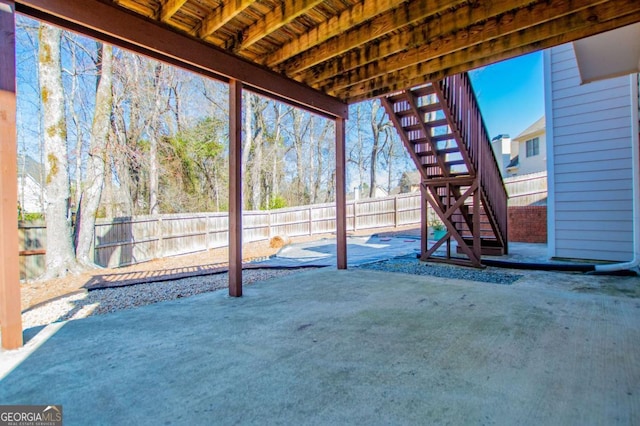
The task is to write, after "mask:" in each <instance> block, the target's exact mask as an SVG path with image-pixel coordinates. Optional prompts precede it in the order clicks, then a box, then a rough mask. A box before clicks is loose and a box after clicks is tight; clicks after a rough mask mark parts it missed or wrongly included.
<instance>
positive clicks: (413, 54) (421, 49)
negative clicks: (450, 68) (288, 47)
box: [294, 0, 604, 90]
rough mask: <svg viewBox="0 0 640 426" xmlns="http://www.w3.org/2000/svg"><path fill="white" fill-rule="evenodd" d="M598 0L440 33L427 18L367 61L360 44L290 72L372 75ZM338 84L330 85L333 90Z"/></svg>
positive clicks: (316, 77)
mask: <svg viewBox="0 0 640 426" xmlns="http://www.w3.org/2000/svg"><path fill="white" fill-rule="evenodd" d="M601 3H604V0H585V1H584V2H583V3H582V4H581V6H580V7H581V8H578V9H575V8H572V7H570V5H569V4H568V3H567V2H566V1H565V0H553V1H552V2H551V3H549V4H543V3H539V4H536V5H533V6H531V7H528V8H520V9H517V10H516V11H509V12H506V13H503V14H500V15H498V16H496V17H493V18H489V19H487V20H484V21H483V22H482V23H476V24H473V25H471V26H469V27H466V28H464V29H462V30H459V31H451V32H449V33H444V34H438V33H437V30H436V29H434V28H433V24H434V22H433V21H431V22H427V23H425V24H424V25H421V26H420V28H416V30H415V31H412V32H401V33H398V34H396V35H394V36H393V37H388V38H386V39H384V40H383V41H381V42H380V43H378V44H376V45H375V46H373V49H371V50H370V51H369V55H370V56H371V57H373V58H375V59H376V60H373V61H368V60H367V59H366V56H367V55H366V52H364V48H359V49H354V50H352V51H350V52H348V53H347V54H346V55H343V56H340V57H338V58H335V59H332V60H330V61H326V62H324V63H322V64H321V65H319V66H317V67H315V68H314V69H313V70H310V71H309V70H308V71H306V72H303V73H301V74H299V75H298V74H294V75H295V76H296V77H295V78H296V79H297V80H299V81H302V82H304V83H306V84H309V85H318V86H327V85H331V81H330V79H332V78H336V76H342V77H344V73H347V72H351V71H352V70H353V71H354V72H356V73H358V74H360V75H367V77H368V78H375V77H378V76H379V75H380V73H385V72H392V71H397V70H399V69H402V68H405V67H408V66H411V65H415V64H417V63H420V62H422V61H424V58H433V59H435V58H438V57H441V56H444V55H448V54H452V53H454V52H457V51H459V50H462V49H465V48H468V47H470V46H473V45H476V44H479V43H482V42H486V41H490V40H493V39H496V38H498V37H504V36H506V35H508V34H511V33H513V32H515V31H522V30H524V29H527V28H530V27H533V26H535V25H538V24H540V23H541V22H548V21H549V20H550V19H554V18H557V17H562V16H565V15H567V14H569V13H573V12H575V11H576V10H577V11H580V10H584V9H586V8H588V7H590V6H593V5H597V4H601ZM424 40H428V41H427V42H425V41H424ZM363 58H364V59H363ZM430 60H431V59H430ZM342 87H344V86H342ZM338 88H339V87H334V89H335V90H337V89H338Z"/></svg>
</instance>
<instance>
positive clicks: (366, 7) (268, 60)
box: [263, 0, 459, 67]
mask: <svg viewBox="0 0 640 426" xmlns="http://www.w3.org/2000/svg"><path fill="white" fill-rule="evenodd" d="M438 1H439V2H441V3H447V4H449V5H451V3H456V2H452V0H438ZM457 2H459V0H458V1H457ZM397 6H398V1H397V0H362V1H361V2H358V3H356V4H355V5H353V7H351V8H350V9H347V10H345V11H343V12H342V13H340V14H339V15H337V16H334V17H332V18H330V19H329V20H328V21H325V22H322V23H321V24H320V25H318V26H317V27H316V28H312V29H310V30H309V31H307V32H305V33H304V34H302V35H300V36H299V37H297V38H295V39H293V40H291V41H290V42H289V43H287V44H285V45H284V46H282V47H281V48H280V49H278V50H277V51H276V52H272V53H270V54H269V55H268V56H267V57H265V58H263V62H264V63H265V65H267V66H269V67H273V66H275V65H278V64H280V63H282V62H284V61H286V60H287V59H289V58H291V57H293V56H294V55H296V54H298V53H300V52H304V51H305V50H307V49H310V48H312V47H313V46H317V45H318V44H320V43H322V42H324V41H326V40H329V39H330V38H331V37H335V36H337V35H339V34H342V33H343V32H345V31H347V30H348V29H350V28H353V27H355V26H357V25H359V24H361V23H363V22H365V21H368V20H369V19H372V18H373V17H375V16H376V15H379V14H380V13H384V12H386V11H388V10H392V9H394V8H396V7H397Z"/></svg>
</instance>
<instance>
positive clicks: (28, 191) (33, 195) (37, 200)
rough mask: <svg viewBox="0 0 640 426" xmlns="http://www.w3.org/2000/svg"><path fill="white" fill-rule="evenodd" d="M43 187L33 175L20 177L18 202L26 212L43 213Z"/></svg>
mask: <svg viewBox="0 0 640 426" xmlns="http://www.w3.org/2000/svg"><path fill="white" fill-rule="evenodd" d="M41 192H42V187H41V186H40V185H39V184H38V182H36V181H35V180H34V179H33V178H32V177H31V176H29V175H27V176H24V177H19V178H18V202H19V203H20V205H21V206H22V210H23V211H24V212H25V213H43V212H44V207H43V206H42V198H41Z"/></svg>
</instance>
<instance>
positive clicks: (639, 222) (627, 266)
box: [596, 74, 640, 273]
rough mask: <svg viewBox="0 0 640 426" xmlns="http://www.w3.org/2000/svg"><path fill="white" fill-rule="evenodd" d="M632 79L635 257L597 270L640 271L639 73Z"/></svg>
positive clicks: (597, 267)
mask: <svg viewBox="0 0 640 426" xmlns="http://www.w3.org/2000/svg"><path fill="white" fill-rule="evenodd" d="M630 80H631V151H632V152H631V162H632V164H631V170H632V175H633V176H632V181H633V183H632V189H631V190H632V192H633V207H632V208H633V214H632V217H633V258H632V259H631V260H630V261H629V262H623V263H612V264H610V265H596V273H597V272H615V271H625V270H635V272H640V269H639V268H638V265H640V141H639V139H640V130H639V129H638V127H639V125H640V123H639V118H638V108H639V107H640V105H639V103H640V102H639V99H638V74H632V75H631V76H630Z"/></svg>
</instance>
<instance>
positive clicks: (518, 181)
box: [504, 171, 547, 206]
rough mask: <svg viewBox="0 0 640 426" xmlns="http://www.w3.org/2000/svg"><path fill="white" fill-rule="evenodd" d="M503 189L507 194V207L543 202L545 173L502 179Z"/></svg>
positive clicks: (545, 186)
mask: <svg viewBox="0 0 640 426" xmlns="http://www.w3.org/2000/svg"><path fill="white" fill-rule="evenodd" d="M504 187H505V189H506V190H507V194H509V206H529V205H531V204H534V203H537V202H543V201H545V200H546V199H547V172H546V171H544V172H538V173H531V174H527V175H520V176H512V177H508V178H504ZM545 204H546V203H545Z"/></svg>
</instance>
